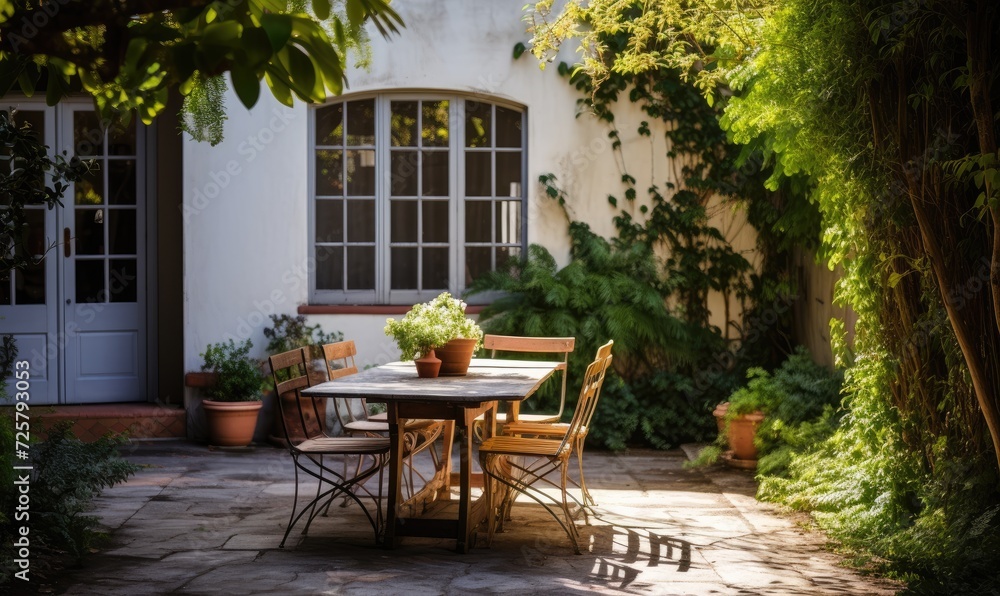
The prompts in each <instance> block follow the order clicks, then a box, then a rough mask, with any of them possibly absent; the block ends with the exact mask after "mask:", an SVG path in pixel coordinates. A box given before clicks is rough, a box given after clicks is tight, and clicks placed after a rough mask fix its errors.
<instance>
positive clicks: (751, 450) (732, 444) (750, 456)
mask: <svg viewBox="0 0 1000 596" xmlns="http://www.w3.org/2000/svg"><path fill="white" fill-rule="evenodd" d="M728 411H729V402H723V403H721V404H719V405H718V406H717V407H716V408H715V411H713V412H712V414H713V415H714V416H715V421H716V423H717V424H718V426H719V432H720V433H722V432H724V433H726V441H727V442H728V443H729V449H730V453H729V457H728V458H724V461H725V462H726V463H727V464H729V465H732V466H734V467H741V468H747V467H750V468H752V467H754V464H755V463H756V461H757V447H756V446H755V445H754V444H753V438H754V435H755V434H756V433H757V427H758V426H760V423H761V421H763V420H764V414H763V413H762V412H753V413H752V414H743V415H741V416H737V417H736V418H734V419H733V420H731V421H730V422H729V428H728V429H727V428H726V421H725V417H726V412H728Z"/></svg>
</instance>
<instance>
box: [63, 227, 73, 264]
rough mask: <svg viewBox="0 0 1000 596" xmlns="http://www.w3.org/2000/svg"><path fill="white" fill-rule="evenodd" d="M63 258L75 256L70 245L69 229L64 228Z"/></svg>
mask: <svg viewBox="0 0 1000 596" xmlns="http://www.w3.org/2000/svg"><path fill="white" fill-rule="evenodd" d="M63 256H65V257H67V258H68V257H71V256H73V248H72V247H71V246H70V244H69V228H63Z"/></svg>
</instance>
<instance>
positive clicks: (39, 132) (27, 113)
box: [5, 110, 45, 143]
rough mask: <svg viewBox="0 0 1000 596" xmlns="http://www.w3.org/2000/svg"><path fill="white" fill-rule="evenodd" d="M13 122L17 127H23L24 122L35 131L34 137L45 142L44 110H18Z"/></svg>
mask: <svg viewBox="0 0 1000 596" xmlns="http://www.w3.org/2000/svg"><path fill="white" fill-rule="evenodd" d="M5 111H6V110H5ZM14 122H15V124H17V126H18V128H21V127H23V126H24V125H25V124H27V125H29V126H31V130H32V132H34V133H35V135H34V136H35V138H36V139H38V140H39V141H41V142H43V143H44V142H45V112H42V111H39V110H18V111H17V116H15V118H14Z"/></svg>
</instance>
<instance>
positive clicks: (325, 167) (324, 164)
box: [316, 149, 344, 197]
mask: <svg viewBox="0 0 1000 596" xmlns="http://www.w3.org/2000/svg"><path fill="white" fill-rule="evenodd" d="M343 155H344V152H343V151H331V150H329V149H320V150H318V151H316V195H317V196H324V195H326V196H335V197H339V196H343V194H344V162H343Z"/></svg>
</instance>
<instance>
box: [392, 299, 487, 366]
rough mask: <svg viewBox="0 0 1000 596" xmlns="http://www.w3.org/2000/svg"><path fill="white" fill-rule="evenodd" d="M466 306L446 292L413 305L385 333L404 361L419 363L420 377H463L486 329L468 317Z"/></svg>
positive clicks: (393, 320) (480, 344) (393, 321)
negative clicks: (393, 342) (392, 340)
mask: <svg viewBox="0 0 1000 596" xmlns="http://www.w3.org/2000/svg"><path fill="white" fill-rule="evenodd" d="M465 306H466V305H465V303H464V302H462V301H461V300H459V299H457V298H452V296H451V294H449V293H448V292H443V293H441V294H440V295H439V296H438V297H437V298H435V299H433V300H431V301H430V302H424V303H420V304H415V305H413V308H411V309H410V311H409V312H407V313H406V314H405V315H404V316H403V318H402V319H400V320H398V321H397V320H396V319H392V318H390V319H387V320H386V326H385V333H386V335H389V336H391V337H392V338H393V339H395V340H396V345H398V346H399V351H400V357H401V358H402V359H403V360H413V361H414V362H415V363H416V364H417V374H418V375H419V376H422V377H428V376H430V377H436V376H437V375H438V374H439V373H440V374H444V375H464V374H465V373H466V371H467V370H468V368H469V361H470V360H471V359H472V354H473V353H474V352H475V351H476V350H477V349H478V348H479V347H481V346H482V341H483V330H482V329H480V328H479V325H477V324H476V322H475V321H473V320H472V319H469V318H467V317H466V316H465ZM418 356H419V358H418ZM436 361H437V362H436Z"/></svg>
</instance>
